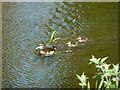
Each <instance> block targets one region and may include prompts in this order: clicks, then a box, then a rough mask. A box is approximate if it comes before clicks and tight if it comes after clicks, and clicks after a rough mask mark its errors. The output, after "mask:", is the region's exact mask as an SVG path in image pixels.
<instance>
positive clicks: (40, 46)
mask: <svg viewBox="0 0 120 90" xmlns="http://www.w3.org/2000/svg"><path fill="white" fill-rule="evenodd" d="M35 49H36V50H37V49H40V50H42V49H44V44H42V43H40V44H38V46H37V47H36V48H35Z"/></svg>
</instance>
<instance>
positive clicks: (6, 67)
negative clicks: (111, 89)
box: [2, 2, 118, 88]
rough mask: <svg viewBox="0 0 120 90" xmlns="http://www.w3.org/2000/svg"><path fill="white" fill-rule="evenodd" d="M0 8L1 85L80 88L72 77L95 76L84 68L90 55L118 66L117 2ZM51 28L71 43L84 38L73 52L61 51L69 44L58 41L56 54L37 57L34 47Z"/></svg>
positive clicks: (26, 5)
mask: <svg viewBox="0 0 120 90" xmlns="http://www.w3.org/2000/svg"><path fill="white" fill-rule="evenodd" d="M2 8H3V12H2V13H3V15H2V16H3V27H2V28H3V42H2V44H3V55H2V56H3V59H2V67H3V77H2V79H3V83H2V84H3V87H6V88H8V87H9V88H10V87H17V88H20V87H21V88H24V87H25V88H27V87H29V88H33V87H37V88H39V87H40V88H42V87H43V88H54V87H57V88H58V87H59V88H60V87H64V88H79V87H80V86H79V85H78V83H79V80H77V78H76V76H75V74H81V73H82V72H85V73H86V74H87V75H88V76H93V75H94V74H95V72H96V70H95V68H94V65H91V66H89V65H88V62H89V61H88V59H90V58H91V55H92V54H93V55H95V56H96V57H104V56H109V59H108V61H107V62H108V63H114V64H116V63H118V38H117V36H118V31H117V29H118V24H117V21H118V14H117V13H118V10H117V8H118V7H117V3H72V2H70V3H42V2H41V3H40V2H39V3H3V6H2ZM53 30H56V31H57V33H56V35H55V36H56V37H61V38H70V39H69V40H70V41H73V42H74V41H75V39H76V37H78V36H82V37H86V36H87V37H88V38H89V40H88V42H87V43H86V44H85V45H81V44H79V46H77V47H76V48H73V49H72V50H73V52H72V53H65V52H64V51H65V50H66V45H65V43H66V42H67V41H69V40H65V41H62V42H57V43H55V44H56V45H57V46H58V50H57V52H56V54H55V55H54V56H52V57H45V58H44V59H41V57H40V56H39V55H37V54H36V53H35V52H34V49H35V48H36V46H37V44H38V43H40V42H42V41H45V42H46V40H48V39H49V37H50V35H51V32H52V31H53ZM56 37H55V38H56ZM90 80H92V81H91V82H93V79H91V78H90ZM93 85H94V84H93ZM92 87H93V86H92Z"/></svg>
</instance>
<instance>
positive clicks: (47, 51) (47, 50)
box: [39, 46, 57, 56]
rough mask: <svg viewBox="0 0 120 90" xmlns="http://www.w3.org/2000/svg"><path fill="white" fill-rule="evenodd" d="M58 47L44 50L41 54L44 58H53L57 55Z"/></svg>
mask: <svg viewBox="0 0 120 90" xmlns="http://www.w3.org/2000/svg"><path fill="white" fill-rule="evenodd" d="M56 49H57V46H53V47H52V48H44V49H41V50H40V52H39V53H40V54H41V55H44V56H51V55H53V54H54V53H55V51H56Z"/></svg>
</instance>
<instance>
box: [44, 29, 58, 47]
mask: <svg viewBox="0 0 120 90" xmlns="http://www.w3.org/2000/svg"><path fill="white" fill-rule="evenodd" d="M55 32H56V31H53V33H52V34H51V38H50V40H49V41H48V43H47V44H46V46H49V45H50V43H52V42H55V41H56V40H58V39H60V38H55V39H53V37H54V35H55Z"/></svg>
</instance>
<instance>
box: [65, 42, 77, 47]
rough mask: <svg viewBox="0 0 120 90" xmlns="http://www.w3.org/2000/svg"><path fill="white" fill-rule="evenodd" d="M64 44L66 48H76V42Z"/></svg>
mask: <svg viewBox="0 0 120 90" xmlns="http://www.w3.org/2000/svg"><path fill="white" fill-rule="evenodd" d="M66 44H67V45H68V47H75V46H77V44H78V42H75V43H71V42H68V43H66Z"/></svg>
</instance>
